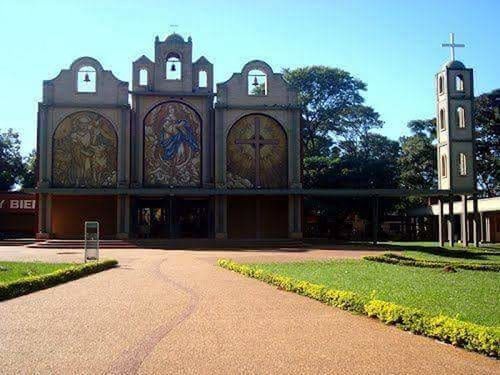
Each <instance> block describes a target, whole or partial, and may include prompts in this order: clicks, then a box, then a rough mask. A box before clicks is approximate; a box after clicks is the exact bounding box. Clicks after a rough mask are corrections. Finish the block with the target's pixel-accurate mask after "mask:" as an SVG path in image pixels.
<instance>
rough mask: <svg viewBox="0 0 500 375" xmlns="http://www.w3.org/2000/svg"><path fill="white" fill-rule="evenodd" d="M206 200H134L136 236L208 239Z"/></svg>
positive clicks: (208, 225) (180, 198)
mask: <svg viewBox="0 0 500 375" xmlns="http://www.w3.org/2000/svg"><path fill="white" fill-rule="evenodd" d="M209 208H210V204H209V199H208V198H200V197H170V196H169V197H164V198H137V199H136V208H135V210H133V211H134V212H135V213H134V215H135V217H134V219H135V233H136V235H137V237H139V238H208V236H209V232H210V230H209V228H210V224H209V221H210V220H209V217H210V216H209Z"/></svg>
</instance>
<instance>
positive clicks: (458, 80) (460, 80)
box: [455, 74, 464, 91]
mask: <svg viewBox="0 0 500 375" xmlns="http://www.w3.org/2000/svg"><path fill="white" fill-rule="evenodd" d="M455 90H456V91H464V76H463V75H461V74H457V75H456V76H455Z"/></svg>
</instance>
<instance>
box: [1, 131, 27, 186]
mask: <svg viewBox="0 0 500 375" xmlns="http://www.w3.org/2000/svg"><path fill="white" fill-rule="evenodd" d="M20 148H21V141H20V140H19V134H18V133H16V132H14V131H13V130H12V129H8V130H7V132H3V133H0V190H8V189H11V188H12V187H13V186H14V185H15V184H16V183H19V182H20V178H21V176H22V174H23V171H24V168H23V158H22V156H21V153H20Z"/></svg>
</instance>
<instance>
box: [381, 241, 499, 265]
mask: <svg viewBox="0 0 500 375" xmlns="http://www.w3.org/2000/svg"><path fill="white" fill-rule="evenodd" d="M378 246H379V247H381V248H383V249H386V250H390V251H401V252H402V254H403V255H405V256H409V257H412V258H416V259H428V260H433V261H447V262H461V263H464V262H465V263H468V262H470V263H500V244H488V245H485V246H484V247H479V248H477V247H468V248H467V249H465V248H463V247H461V246H453V247H449V246H445V247H438V246H436V243H435V242H382V243H380V244H379V245H378Z"/></svg>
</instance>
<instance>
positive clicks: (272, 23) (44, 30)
mask: <svg viewBox="0 0 500 375" xmlns="http://www.w3.org/2000/svg"><path fill="white" fill-rule="evenodd" d="M1 9H2V14H3V15H4V17H2V22H1V23H0V33H1V35H2V59H1V60H0V78H1V81H2V84H3V90H2V91H1V92H0V109H1V113H2V116H1V122H0V129H6V128H9V127H12V128H14V129H15V130H17V131H19V132H20V133H21V138H22V141H23V152H24V153H27V152H29V150H31V149H32V148H33V147H35V142H36V111H37V102H38V101H40V100H41V98H42V81H43V80H44V79H50V78H53V77H55V76H56V75H57V74H58V72H59V71H60V70H61V69H65V68H68V67H69V65H70V64H71V62H72V61H73V60H75V59H76V58H77V57H79V56H85V55H88V56H92V57H95V58H97V59H98V60H99V61H101V63H102V64H103V66H104V68H105V69H110V70H112V71H113V72H114V73H115V75H116V76H117V77H118V78H120V79H122V80H125V81H130V80H131V69H132V61H134V60H135V59H136V58H138V57H139V56H140V55H142V54H145V55H147V56H149V57H150V58H153V57H154V55H153V52H154V51H153V46H154V37H155V36H156V35H159V36H160V38H164V37H165V36H166V35H167V34H169V33H170V32H171V31H172V28H171V27H170V25H171V24H177V25H179V27H178V28H177V29H176V30H177V32H178V33H180V34H181V35H183V36H185V37H187V36H188V35H191V36H192V38H193V44H194V47H193V58H194V59H197V58H198V57H199V56H201V55H205V56H206V57H207V58H208V59H209V60H210V61H211V62H212V63H214V65H215V67H214V70H215V81H216V82H220V81H224V80H226V79H227V78H229V77H230V75H231V74H232V73H233V72H236V71H240V70H241V67H242V66H243V65H244V64H245V62H247V61H249V60H252V59H262V60H265V61H267V62H268V63H269V64H270V65H271V66H272V67H273V69H274V70H275V71H280V70H281V69H282V68H286V67H290V68H294V67H300V66H306V65H320V64H321V65H329V66H332V67H339V68H342V69H345V70H347V71H349V72H351V73H352V74H353V75H354V76H356V77H357V78H359V79H361V80H363V81H364V82H366V83H367V84H368V91H367V93H366V94H365V97H366V100H367V103H368V104H369V105H371V106H372V107H373V108H374V109H375V110H376V111H378V112H379V113H380V115H381V118H382V120H384V121H385V125H384V128H383V129H382V130H381V133H382V134H384V135H387V136H388V137H390V138H393V139H397V138H398V137H400V136H401V135H405V134H408V130H407V128H406V123H407V122H408V121H410V120H412V119H419V118H429V117H432V116H434V74H435V73H436V72H437V70H438V69H439V67H440V66H441V65H442V64H443V63H444V62H446V61H447V60H448V58H449V51H448V50H447V49H445V48H441V43H442V42H447V40H448V34H449V32H451V31H453V32H455V38H456V42H458V43H465V44H466V45H467V47H466V48H461V49H459V50H458V51H457V58H458V59H460V60H462V61H463V62H464V63H465V64H466V65H467V66H468V67H472V68H474V72H475V91H476V94H480V93H482V92H486V91H491V90H492V89H495V88H499V87H500V76H499V75H498V61H500V44H499V42H498V35H499V33H500V26H499V25H498V17H499V14H500V1H497V0H489V1H486V0H478V1H470V0H469V1H462V0H455V1H451V0H450V1H448V0H441V1H431V0H428V1H418V2H416V1H403V0H394V1H388V0H378V1H368V0H366V1H361V0H358V1H357V0H350V1H348V0H343V1H340V0H337V1H334V0H330V1H319V0H306V1H304V0H300V1H299V0H297V1H295V0H294V1H291V0H288V1H285V0H282V1H274V0H267V1H261V0H253V1H247V0H245V1H240V0H233V1H217V0H215V1H209V0H204V1H194V0H175V1H172V0H168V1H165V0H164V1H153V0H150V1H143V0H141V1H137V0H135V1H129V0H120V1H118V0H117V1H110V0H101V1H89V0H87V1H70V0H66V1H48V0H45V1H28V0H25V1H3V2H2V6H1Z"/></svg>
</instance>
